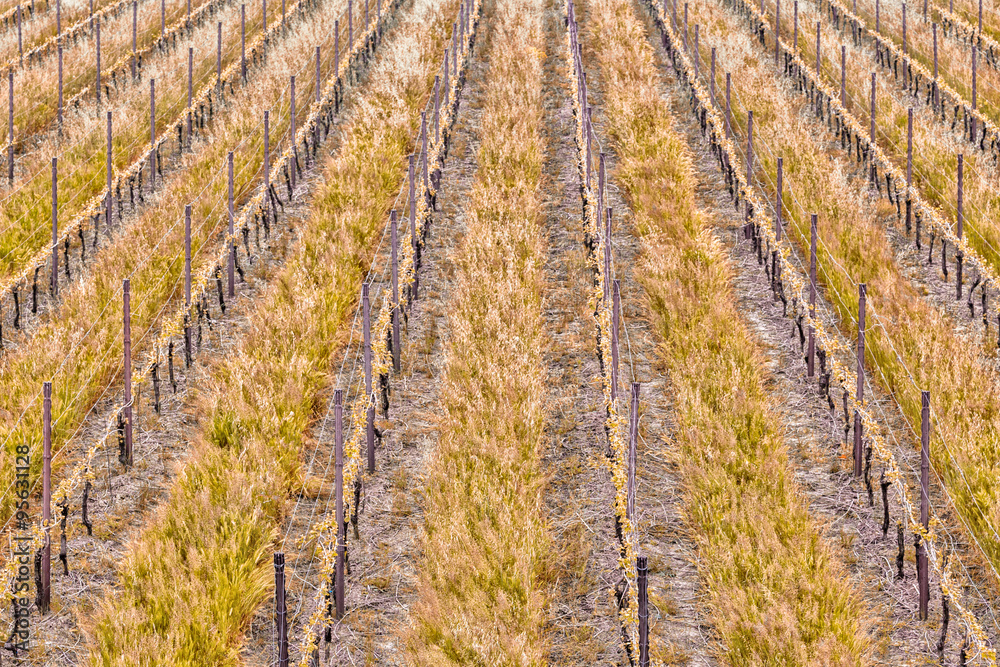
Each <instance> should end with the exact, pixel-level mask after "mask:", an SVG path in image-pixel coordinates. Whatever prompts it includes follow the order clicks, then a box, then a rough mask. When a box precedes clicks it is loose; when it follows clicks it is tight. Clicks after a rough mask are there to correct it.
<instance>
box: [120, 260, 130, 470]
mask: <svg viewBox="0 0 1000 667" xmlns="http://www.w3.org/2000/svg"><path fill="white" fill-rule="evenodd" d="M122 305H123V308H122V310H123V318H122V320H123V323H122V328H123V338H124V341H125V371H124V376H125V377H124V380H125V408H124V412H125V456H124V459H125V460H124V461H123V462H122V463H123V464H124V465H125V466H128V467H132V305H131V293H130V288H129V279H128V278H126V279H125V280H123V281H122Z"/></svg>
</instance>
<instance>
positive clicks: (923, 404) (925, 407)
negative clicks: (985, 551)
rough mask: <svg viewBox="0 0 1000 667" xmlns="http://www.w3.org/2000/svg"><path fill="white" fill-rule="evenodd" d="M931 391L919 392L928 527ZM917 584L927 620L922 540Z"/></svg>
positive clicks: (922, 492) (924, 519) (927, 589)
mask: <svg viewBox="0 0 1000 667" xmlns="http://www.w3.org/2000/svg"><path fill="white" fill-rule="evenodd" d="M930 413H931V393H930V392H929V391H921V392H920V525H921V526H923V528H924V530H927V528H928V521H929V519H930V482H929V473H930V461H931V417H930ZM917 580H918V581H917V585H918V587H919V595H920V609H919V614H918V617H919V618H920V620H921V621H926V620H927V603H928V602H929V601H930V597H931V595H930V592H931V591H930V577H929V576H928V572H927V551H926V549H925V548H924V544H923V540H921V541H920V542H918V543H917Z"/></svg>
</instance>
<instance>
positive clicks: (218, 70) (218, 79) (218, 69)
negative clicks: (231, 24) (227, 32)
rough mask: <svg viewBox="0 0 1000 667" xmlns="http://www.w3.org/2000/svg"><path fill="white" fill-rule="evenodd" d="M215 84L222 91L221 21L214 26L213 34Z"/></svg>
mask: <svg viewBox="0 0 1000 667" xmlns="http://www.w3.org/2000/svg"><path fill="white" fill-rule="evenodd" d="M215 45H216V48H215V85H216V86H217V87H218V88H219V92H220V93H221V92H222V21H219V23H218V25H217V26H216V36H215Z"/></svg>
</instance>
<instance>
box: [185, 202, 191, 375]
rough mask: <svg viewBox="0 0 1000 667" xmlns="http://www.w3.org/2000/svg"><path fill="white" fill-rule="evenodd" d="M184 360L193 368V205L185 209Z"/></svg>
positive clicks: (188, 205)
mask: <svg viewBox="0 0 1000 667" xmlns="http://www.w3.org/2000/svg"><path fill="white" fill-rule="evenodd" d="M184 307H185V309H186V313H187V314H186V315H185V316H184V325H185V326H184V359H185V365H186V366H189V367H190V366H191V204H187V205H186V206H185V207H184Z"/></svg>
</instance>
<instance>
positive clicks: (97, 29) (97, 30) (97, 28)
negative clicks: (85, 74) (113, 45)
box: [94, 16, 101, 107]
mask: <svg viewBox="0 0 1000 667" xmlns="http://www.w3.org/2000/svg"><path fill="white" fill-rule="evenodd" d="M94 41H95V42H96V45H97V70H96V71H97V85H96V86H95V88H94V93H95V94H96V95H97V106H98V107H100V106H101V17H100V16H98V17H95V18H94Z"/></svg>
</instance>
